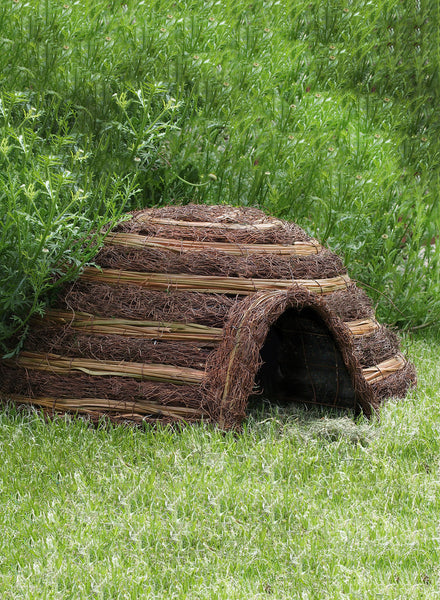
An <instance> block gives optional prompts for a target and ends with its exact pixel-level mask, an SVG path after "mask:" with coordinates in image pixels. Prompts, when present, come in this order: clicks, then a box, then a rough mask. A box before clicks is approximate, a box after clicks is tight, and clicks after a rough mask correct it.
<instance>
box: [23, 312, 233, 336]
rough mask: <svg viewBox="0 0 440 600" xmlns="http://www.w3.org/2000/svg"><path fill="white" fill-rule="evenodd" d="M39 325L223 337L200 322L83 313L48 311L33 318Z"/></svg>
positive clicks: (136, 333)
mask: <svg viewBox="0 0 440 600" xmlns="http://www.w3.org/2000/svg"><path fill="white" fill-rule="evenodd" d="M34 323H35V325H36V326H37V327H47V326H48V325H49V326H50V325H51V324H54V323H60V324H63V325H64V324H67V325H69V326H70V327H71V328H72V329H77V330H80V331H87V332H89V333H97V334H104V335H110V334H113V335H122V336H127V337H140V338H143V339H164V340H180V341H188V340H193V341H194V340H195V341H198V342H215V341H218V340H220V339H221V338H222V335H223V330H222V329H219V328H215V327H207V326H206V325H199V324H197V323H173V322H157V321H137V320H133V319H117V318H110V319H109V318H105V317H99V316H96V315H92V314H90V313H83V312H76V313H75V312H74V313H72V312H68V311H62V310H57V309H52V310H48V311H47V312H46V315H45V316H44V318H43V319H38V320H35V321H34Z"/></svg>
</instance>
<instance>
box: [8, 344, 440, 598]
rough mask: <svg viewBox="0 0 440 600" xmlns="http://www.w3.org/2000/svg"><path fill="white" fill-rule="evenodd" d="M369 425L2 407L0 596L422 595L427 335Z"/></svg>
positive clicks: (427, 473) (432, 537)
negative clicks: (212, 423)
mask: <svg viewBox="0 0 440 600" xmlns="http://www.w3.org/2000/svg"><path fill="white" fill-rule="evenodd" d="M408 346H409V350H410V352H411V355H412V357H413V358H414V360H415V362H416V365H417V368H418V375H419V387H418V389H417V391H414V392H412V393H411V394H410V395H409V397H408V398H407V399H406V400H404V401H400V402H394V401H390V402H389V403H388V404H387V405H386V406H385V407H384V408H383V410H382V411H381V418H380V422H379V421H373V422H368V421H367V420H365V419H363V418H361V419H360V420H358V421H357V422H355V421H354V420H353V418H352V416H351V415H344V414H340V413H339V414H338V413H333V414H331V413H328V412H315V411H313V412H305V411H303V410H301V409H297V408H296V409H295V408H291V409H283V410H281V409H276V408H274V407H272V409H270V408H269V407H266V408H264V409H263V408H261V407H260V408H259V409H258V410H257V409H256V410H254V411H253V412H252V413H251V416H250V418H249V420H248V422H247V423H246V425H245V428H244V431H243V432H242V433H241V434H239V435H233V434H230V433H227V434H225V433H222V432H220V431H218V430H216V429H213V428H211V427H207V426H203V425H196V426H188V427H184V428H182V429H181V430H172V429H171V428H158V429H153V428H149V427H146V428H145V429H133V428H130V427H124V426H119V427H112V426H102V427H100V428H98V429H93V428H91V427H89V426H87V424H86V423H85V422H84V421H81V420H77V419H72V420H65V419H59V420H56V421H53V422H49V423H47V422H45V421H44V420H43V419H42V418H40V417H39V416H38V414H36V413H34V412H28V411H26V410H25V411H24V412H16V410H15V409H13V408H11V409H9V410H6V411H3V412H2V413H1V415H0V448H1V450H0V451H1V463H0V482H1V504H2V512H1V529H0V531H1V538H0V595H1V597H2V598H5V599H7V598H14V599H16V598H39V599H40V598H44V599H45V598H54V599H55V598H56V599H62V598H65V599H72V598H96V599H98V598H109V599H110V598H111V599H113V598H133V599H134V598H163V599H168V598H191V599H196V598H200V599H202V598H203V599H205V598H206V599H213V598H222V599H228V600H230V599H236V598H237V599H238V598H246V599H248V598H286V599H292V598H294V599H296V598H301V599H302V598H316V599H320V600H321V599H324V598H329V599H336V598H337V599H339V598H354V599H367V598H371V599H373V598H374V599H376V598H389V599H390V600H396V599H397V598H402V599H403V598H405V599H407V598H411V599H412V598H437V597H438V585H439V564H440V551H439V529H438V527H439V515H440V478H439V451H440V447H439V446H440V442H439V439H440V438H439V428H440V411H439V408H438V407H439V400H440V392H439V389H440V374H439V372H438V369H437V364H438V354H439V352H440V343H439V340H438V336H437V337H436V336H434V335H430V334H429V333H425V334H424V335H421V334H419V335H417V336H416V337H414V339H413V340H412V341H411V342H410V343H408Z"/></svg>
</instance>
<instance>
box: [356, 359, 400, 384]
mask: <svg viewBox="0 0 440 600" xmlns="http://www.w3.org/2000/svg"><path fill="white" fill-rule="evenodd" d="M405 366H406V360H405V357H404V356H403V354H398V355H397V356H393V357H392V358H389V359H387V360H384V361H383V362H381V363H379V364H378V365H373V366H371V367H367V368H366V369H362V372H363V374H364V377H365V380H366V381H368V383H375V382H376V381H380V380H381V379H385V378H386V377H389V376H390V375H392V374H393V373H395V372H396V371H401V370H402V369H404V368H405Z"/></svg>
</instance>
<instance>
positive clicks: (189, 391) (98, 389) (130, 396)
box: [0, 363, 203, 409]
mask: <svg viewBox="0 0 440 600" xmlns="http://www.w3.org/2000/svg"><path fill="white" fill-rule="evenodd" d="M48 390H50V395H51V396H53V397H59V398H70V397H72V396H74V397H76V398H92V397H97V398H108V399H110V400H114V401H121V400H123V401H124V402H142V401H143V400H146V401H148V402H154V403H156V404H164V405H173V406H188V407H190V408H195V409H199V408H200V407H201V406H202V403H203V394H202V388H201V386H198V385H194V384H190V385H176V384H173V383H163V382H158V381H147V380H141V379H134V378H132V377H112V376H106V377H102V376H96V375H88V374H86V373H83V372H80V371H72V372H70V373H66V374H59V373H52V372H49V371H31V370H28V369H25V368H22V367H18V366H16V365H15V366H14V365H11V364H10V363H9V364H8V365H6V364H5V363H0V392H1V396H2V397H3V398H4V399H8V398H9V397H10V395H11V394H18V395H22V396H27V397H29V398H33V397H37V396H48V395H49V394H48Z"/></svg>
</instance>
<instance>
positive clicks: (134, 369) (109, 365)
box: [16, 351, 205, 384]
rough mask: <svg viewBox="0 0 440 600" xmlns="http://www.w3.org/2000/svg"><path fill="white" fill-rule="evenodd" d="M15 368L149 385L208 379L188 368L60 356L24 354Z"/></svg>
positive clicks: (18, 359)
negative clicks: (129, 379) (128, 379)
mask: <svg viewBox="0 0 440 600" xmlns="http://www.w3.org/2000/svg"><path fill="white" fill-rule="evenodd" d="M16 364H17V366H19V367H24V368H25V369H36V370H38V371H50V372H52V373H69V372H70V371H82V372H83V373H87V374H88V375H107V376H112V377H136V378H139V379H148V380H150V381H162V382H166V383H177V384H182V383H187V384H197V383H199V384H200V383H202V382H203V380H204V377H205V374H204V372H203V371H199V370H197V369H191V368H188V367H175V366H173V365H158V364H147V363H134V362H133V363H128V362H122V361H121V362H119V361H116V360H109V361H103V360H99V361H98V360H91V359H80V358H70V357H64V356H59V355H57V354H41V353H39V352H27V351H23V352H21V354H20V355H19V356H18V358H17V359H16Z"/></svg>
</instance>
